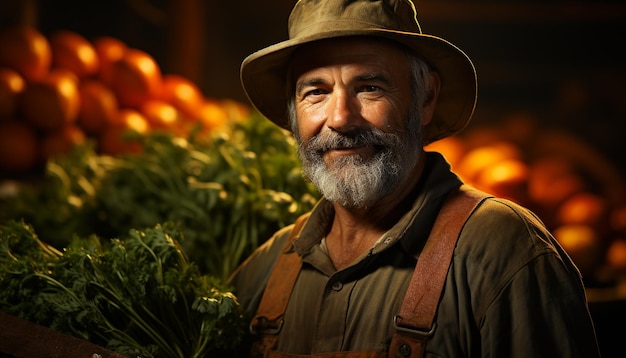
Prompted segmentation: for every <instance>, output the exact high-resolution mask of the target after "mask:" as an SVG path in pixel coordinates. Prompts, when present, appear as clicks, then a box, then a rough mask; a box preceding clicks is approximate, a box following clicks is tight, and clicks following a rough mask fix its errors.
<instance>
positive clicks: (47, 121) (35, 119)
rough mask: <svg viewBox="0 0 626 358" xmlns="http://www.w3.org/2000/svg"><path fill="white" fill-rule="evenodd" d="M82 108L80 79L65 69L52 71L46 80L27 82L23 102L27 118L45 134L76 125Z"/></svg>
mask: <svg viewBox="0 0 626 358" xmlns="http://www.w3.org/2000/svg"><path fill="white" fill-rule="evenodd" d="M79 109H80V94H79V92H78V81H77V78H76V76H75V75H74V74H73V73H71V72H69V71H67V70H62V69H54V70H51V71H50V72H49V73H48V74H47V75H46V76H45V77H44V78H42V79H40V80H37V81H32V82H30V83H28V84H27V86H26V88H25V89H24V92H23V93H22V96H21V101H20V111H21V114H22V115H23V116H24V118H25V119H26V120H27V121H28V122H29V123H31V124H32V125H33V126H34V127H35V129H39V130H43V131H47V130H54V129H59V128H61V127H62V126H64V125H66V124H69V123H73V122H75V121H76V119H77V117H78V111H79Z"/></svg>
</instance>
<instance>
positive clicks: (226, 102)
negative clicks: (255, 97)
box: [219, 99, 250, 122]
mask: <svg viewBox="0 0 626 358" xmlns="http://www.w3.org/2000/svg"><path fill="white" fill-rule="evenodd" d="M219 102H220V105H221V106H222V108H224V110H225V111H226V112H227V113H228V120H230V121H233V122H239V121H246V120H248V119H249V118H250V106H248V105H246V104H244V103H241V102H239V101H236V100H233V99H222V100H220V101H219Z"/></svg>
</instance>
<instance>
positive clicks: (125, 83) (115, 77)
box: [111, 49, 162, 109]
mask: <svg viewBox="0 0 626 358" xmlns="http://www.w3.org/2000/svg"><path fill="white" fill-rule="evenodd" d="M161 83H162V75H161V69H160V67H159V65H158V64H157V62H156V60H155V59H154V58H153V57H152V56H151V55H149V54H148V53H146V52H144V51H141V50H138V49H128V50H126V51H125V52H124V56H122V57H121V58H120V59H118V60H117V61H115V62H114V63H113V64H112V67H111V89H113V92H115V95H116V96H117V98H118V101H119V103H120V105H121V106H122V107H130V108H135V109H139V108H141V105H142V104H143V103H144V102H146V101H147V100H149V99H155V98H157V97H158V95H159V93H160V91H161Z"/></svg>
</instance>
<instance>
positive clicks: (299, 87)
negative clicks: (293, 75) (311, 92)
mask: <svg viewBox="0 0 626 358" xmlns="http://www.w3.org/2000/svg"><path fill="white" fill-rule="evenodd" d="M323 83H324V80H322V79H321V78H310V79H307V80H304V81H299V82H298V83H296V94H300V93H302V91H304V89H305V88H306V87H311V86H317V85H320V84H323Z"/></svg>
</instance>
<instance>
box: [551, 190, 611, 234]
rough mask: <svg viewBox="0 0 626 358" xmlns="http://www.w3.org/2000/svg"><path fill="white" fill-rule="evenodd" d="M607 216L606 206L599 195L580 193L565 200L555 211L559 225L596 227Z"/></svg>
mask: <svg viewBox="0 0 626 358" xmlns="http://www.w3.org/2000/svg"><path fill="white" fill-rule="evenodd" d="M607 215H608V204H607V202H606V200H605V199H604V198H602V197H601V196H599V195H596V194H592V193H588V192H581V193H578V194H576V195H573V196H572V197H570V198H569V199H567V200H565V201H564V202H563V203H562V204H561V206H560V207H559V209H558V211H557V220H558V222H559V223H561V224H584V225H591V226H598V225H599V224H600V223H603V220H604V219H606V217H607Z"/></svg>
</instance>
